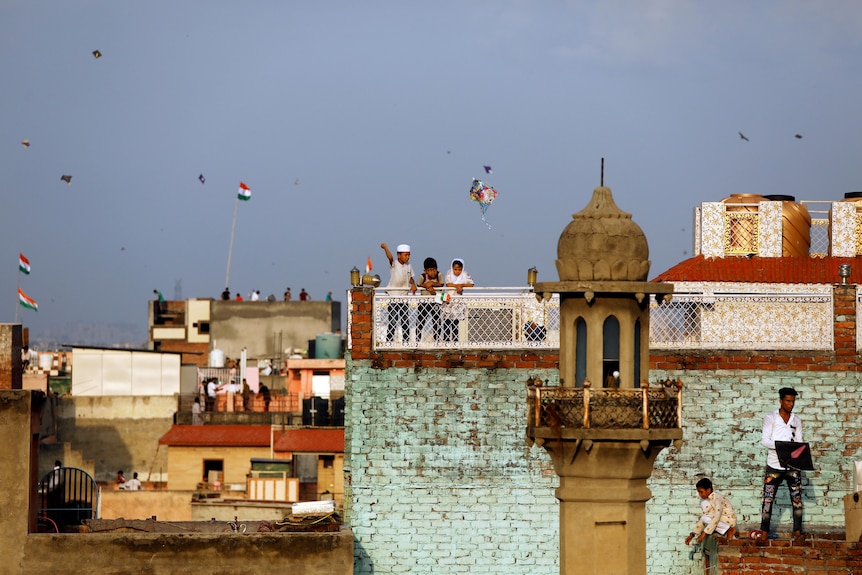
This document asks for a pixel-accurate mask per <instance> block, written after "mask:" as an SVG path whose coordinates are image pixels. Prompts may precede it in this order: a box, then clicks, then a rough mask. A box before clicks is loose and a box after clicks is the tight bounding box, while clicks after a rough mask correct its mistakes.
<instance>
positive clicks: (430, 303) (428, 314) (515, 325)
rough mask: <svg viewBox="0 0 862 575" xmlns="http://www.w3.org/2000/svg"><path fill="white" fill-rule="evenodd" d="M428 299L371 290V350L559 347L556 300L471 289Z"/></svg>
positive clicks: (521, 291) (516, 291)
mask: <svg viewBox="0 0 862 575" xmlns="http://www.w3.org/2000/svg"><path fill="white" fill-rule="evenodd" d="M437 291H438V292H440V293H442V294H443V296H444V297H442V298H441V296H440V293H438V295H436V296H432V295H390V294H388V293H386V290H385V289H384V288H379V289H377V290H375V292H374V304H373V305H374V308H373V309H374V320H373V321H374V343H373V347H374V349H378V350H380V349H500V348H538V349H558V348H559V347H560V300H559V296H558V295H554V296H553V297H552V298H551V299H550V300H549V301H543V302H539V301H538V300H537V299H536V295H535V293H533V291H532V289H530V288H520V287H518V288H511V287H508V288H507V287H502V288H496V287H487V288H482V287H473V288H467V289H465V290H464V292H463V294H461V295H458V294H457V293H455V291H454V290H453V289H449V288H444V289H443V290H437Z"/></svg>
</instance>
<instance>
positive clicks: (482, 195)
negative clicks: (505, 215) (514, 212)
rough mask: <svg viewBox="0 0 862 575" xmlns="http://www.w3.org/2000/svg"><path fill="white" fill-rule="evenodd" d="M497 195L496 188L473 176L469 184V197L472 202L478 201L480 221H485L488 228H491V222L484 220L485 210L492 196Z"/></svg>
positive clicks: (490, 202) (491, 201)
mask: <svg viewBox="0 0 862 575" xmlns="http://www.w3.org/2000/svg"><path fill="white" fill-rule="evenodd" d="M496 197H497V190H495V189H494V188H492V187H491V186H489V185H488V184H486V183H485V182H483V181H482V180H477V179H476V178H473V185H472V186H470V199H471V200H473V201H474V202H479V207H480V208H482V221H483V222H485V225H486V226H488V229H489V230H490V229H491V224H489V223H488V222H487V220H485V212H487V211H488V206H490V205H491V204H492V203H493V201H494V198H496Z"/></svg>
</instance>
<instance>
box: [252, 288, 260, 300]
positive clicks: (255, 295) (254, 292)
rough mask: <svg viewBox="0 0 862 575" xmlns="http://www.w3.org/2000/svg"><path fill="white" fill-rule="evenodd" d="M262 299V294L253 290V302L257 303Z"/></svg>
mask: <svg viewBox="0 0 862 575" xmlns="http://www.w3.org/2000/svg"><path fill="white" fill-rule="evenodd" d="M259 299H260V292H259V291H257V290H256V289H255V290H251V301H257V300H259Z"/></svg>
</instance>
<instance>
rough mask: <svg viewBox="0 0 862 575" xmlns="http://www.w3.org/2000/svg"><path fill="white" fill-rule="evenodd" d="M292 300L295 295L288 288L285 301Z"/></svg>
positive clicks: (285, 291)
mask: <svg viewBox="0 0 862 575" xmlns="http://www.w3.org/2000/svg"><path fill="white" fill-rule="evenodd" d="M291 299H293V295H291V293H290V288H287V289H286V290H284V301H290V300H291Z"/></svg>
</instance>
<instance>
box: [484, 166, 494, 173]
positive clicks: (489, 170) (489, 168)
mask: <svg viewBox="0 0 862 575" xmlns="http://www.w3.org/2000/svg"><path fill="white" fill-rule="evenodd" d="M491 172H492V170H491V166H485V173H486V174H490V173H491Z"/></svg>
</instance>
